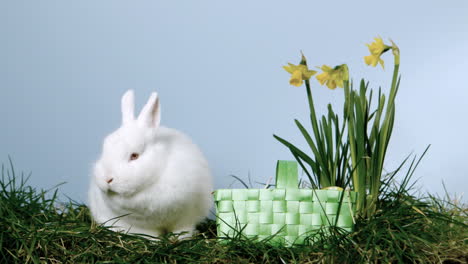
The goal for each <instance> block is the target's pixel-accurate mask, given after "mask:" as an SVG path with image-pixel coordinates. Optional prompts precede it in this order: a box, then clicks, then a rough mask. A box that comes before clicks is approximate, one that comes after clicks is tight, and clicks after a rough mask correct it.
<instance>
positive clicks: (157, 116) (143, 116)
mask: <svg viewBox="0 0 468 264" xmlns="http://www.w3.org/2000/svg"><path fill="white" fill-rule="evenodd" d="M160 121H161V111H160V109H159V98H158V95H157V94H156V93H152V94H151V96H150V98H149V99H148V102H147V103H146V105H145V106H144V107H143V109H142V110H141V113H140V115H139V116H138V122H140V123H141V124H143V125H144V126H148V127H151V128H157V127H159V122H160Z"/></svg>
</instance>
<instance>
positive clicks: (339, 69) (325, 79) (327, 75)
mask: <svg viewBox="0 0 468 264" xmlns="http://www.w3.org/2000/svg"><path fill="white" fill-rule="evenodd" d="M319 68H320V69H321V70H322V71H323V72H322V73H321V74H319V75H317V76H316V77H315V78H317V80H318V81H319V82H320V84H321V85H324V84H325V85H326V86H327V87H328V88H329V89H335V88H336V87H337V86H338V87H341V88H343V83H344V81H347V80H348V69H347V66H346V64H343V65H339V66H336V67H335V68H332V67H330V66H328V65H323V66H322V67H319Z"/></svg>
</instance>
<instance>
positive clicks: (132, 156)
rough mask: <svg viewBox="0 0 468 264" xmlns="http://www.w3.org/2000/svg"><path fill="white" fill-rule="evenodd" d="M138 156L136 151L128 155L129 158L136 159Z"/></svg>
mask: <svg viewBox="0 0 468 264" xmlns="http://www.w3.org/2000/svg"><path fill="white" fill-rule="evenodd" d="M138 157H140V155H139V154H138V153H132V155H130V160H136V159H138Z"/></svg>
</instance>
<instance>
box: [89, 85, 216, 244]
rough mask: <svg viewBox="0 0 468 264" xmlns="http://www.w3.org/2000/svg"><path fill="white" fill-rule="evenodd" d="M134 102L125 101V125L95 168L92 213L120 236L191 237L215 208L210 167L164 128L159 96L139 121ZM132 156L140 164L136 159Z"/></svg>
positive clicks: (187, 143)
mask: <svg viewBox="0 0 468 264" xmlns="http://www.w3.org/2000/svg"><path fill="white" fill-rule="evenodd" d="M133 98H134V95H133V91H127V92H126V93H125V94H124V96H123V97H122V126H121V127H120V128H119V129H117V130H116V131H115V132H113V133H112V134H110V135H109V136H107V137H106V139H105V140H104V146H103V151H102V155H101V157H100V159H99V160H98V161H97V162H96V163H95V166H94V171H93V176H92V179H91V185H90V188H89V207H90V209H91V213H92V215H93V217H94V219H95V220H96V222H98V223H106V224H108V225H111V224H112V225H113V229H114V230H116V231H125V232H130V233H141V234H148V235H152V236H159V235H161V234H163V233H166V232H174V233H180V232H186V233H185V235H182V236H183V237H188V236H191V235H192V234H193V231H194V228H195V225H196V224H197V223H198V222H199V221H201V220H202V219H203V218H204V217H205V216H206V215H207V214H208V212H209V209H210V208H211V205H212V198H211V192H212V188H213V186H212V177H211V173H210V169H209V167H208V163H207V161H206V159H205V158H204V156H203V154H202V152H201V151H200V150H199V148H198V147H197V146H196V145H195V144H193V143H192V141H191V140H190V139H189V138H188V137H187V136H185V135H184V134H182V133H181V132H179V131H177V130H174V129H171V128H166V127H162V126H160V125H159V120H160V110H159V100H158V97H157V95H156V93H153V94H152V95H151V96H150V98H149V100H148V103H147V104H146V105H145V106H144V108H143V110H142V111H141V113H140V115H139V116H138V118H137V119H135V118H134V116H133V115H134V114H133V113H134V109H133V108H134V102H133V101H134V99H133ZM132 153H138V154H139V157H138V159H136V160H130V156H131V155H132ZM111 179H112V181H110V180H111ZM109 181H110V182H109Z"/></svg>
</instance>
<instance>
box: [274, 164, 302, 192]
mask: <svg viewBox="0 0 468 264" xmlns="http://www.w3.org/2000/svg"><path fill="white" fill-rule="evenodd" d="M297 185H298V179H297V162H296V161H290V160H278V163H277V164H276V188H280V189H297V188H298V186H297Z"/></svg>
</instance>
